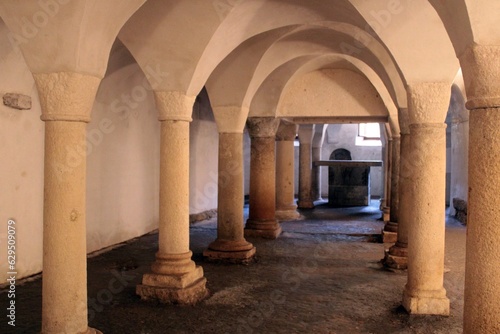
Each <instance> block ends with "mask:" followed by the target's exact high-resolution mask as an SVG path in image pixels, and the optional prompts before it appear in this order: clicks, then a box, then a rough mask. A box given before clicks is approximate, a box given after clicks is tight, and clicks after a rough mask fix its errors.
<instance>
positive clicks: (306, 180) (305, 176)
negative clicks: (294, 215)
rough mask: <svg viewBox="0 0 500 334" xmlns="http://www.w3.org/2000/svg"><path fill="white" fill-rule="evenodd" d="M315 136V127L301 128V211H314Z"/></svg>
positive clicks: (305, 125)
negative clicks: (313, 160)
mask: <svg viewBox="0 0 500 334" xmlns="http://www.w3.org/2000/svg"><path fill="white" fill-rule="evenodd" d="M313 135H314V125H311V124H302V125H300V126H299V142H300V147H299V200H298V202H297V205H298V207H299V209H312V208H314V202H313V199H312V196H311V168H312V162H311V144H312V139H313Z"/></svg>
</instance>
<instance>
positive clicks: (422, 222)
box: [403, 123, 450, 315]
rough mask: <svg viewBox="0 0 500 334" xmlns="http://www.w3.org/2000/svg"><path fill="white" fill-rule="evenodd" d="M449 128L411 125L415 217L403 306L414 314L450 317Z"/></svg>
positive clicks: (442, 125) (428, 124)
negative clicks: (447, 286)
mask: <svg viewBox="0 0 500 334" xmlns="http://www.w3.org/2000/svg"><path fill="white" fill-rule="evenodd" d="M445 129H446V125H445V124H431V123H426V124H412V125H411V126H410V131H411V152H412V155H411V161H412V162H413V166H412V174H413V178H412V179H411V183H412V184H411V188H412V196H411V197H412V202H413V203H412V207H413V208H414V209H413V210H412V214H411V216H410V218H411V219H410V223H409V226H408V233H409V236H410V239H409V244H408V255H409V258H408V260H409V263H408V282H407V284H406V287H405V291H404V294H403V306H404V307H405V308H406V310H407V311H408V312H410V313H412V314H438V315H448V314H449V307H450V305H449V300H448V298H447V297H446V290H445V289H444V287H443V274H444V233H445V224H444V216H445V205H444V201H445V170H446V132H445Z"/></svg>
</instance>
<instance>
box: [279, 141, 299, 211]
mask: <svg viewBox="0 0 500 334" xmlns="http://www.w3.org/2000/svg"><path fill="white" fill-rule="evenodd" d="M293 143H294V142H293V140H278V141H276V218H277V219H279V220H290V219H297V218H299V217H300V214H299V213H298V212H297V205H295V191H294V172H295V170H294V165H295V158H294V155H295V152H294V151H295V147H294V145H293Z"/></svg>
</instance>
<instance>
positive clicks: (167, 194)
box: [136, 92, 208, 304]
mask: <svg viewBox="0 0 500 334" xmlns="http://www.w3.org/2000/svg"><path fill="white" fill-rule="evenodd" d="M155 99H156V106H157V108H158V110H159V120H160V122H161V142H160V154H161V156H160V226H159V233H158V243H159V250H158V252H157V253H156V260H155V262H153V264H152V265H151V273H146V274H144V276H143V278H142V284H140V285H138V286H137V287H136V292H137V294H138V295H140V296H141V299H144V300H158V301H160V302H162V303H179V304H194V303H196V302H198V301H200V300H201V299H203V298H205V297H206V296H207V294H208V292H207V290H206V288H205V284H206V279H205V278H204V276H203V268H202V267H200V266H196V264H195V263H194V262H193V261H192V260H191V256H192V252H191V251H190V250H189V122H191V113H192V108H193V103H194V97H189V96H186V95H184V94H183V93H180V92H155Z"/></svg>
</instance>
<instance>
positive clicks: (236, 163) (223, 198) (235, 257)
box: [203, 107, 255, 263]
mask: <svg viewBox="0 0 500 334" xmlns="http://www.w3.org/2000/svg"><path fill="white" fill-rule="evenodd" d="M214 114H215V116H216V121H217V127H218V129H219V179H218V195H217V196H218V197H217V199H218V207H217V239H216V240H215V241H214V242H212V243H211V244H210V245H209V246H208V249H207V250H205V251H204V252H203V255H204V256H205V257H207V258H208V260H211V261H222V262H228V263H248V262H251V261H252V259H253V257H254V255H255V247H254V246H253V245H252V244H251V243H249V242H248V241H246V240H245V237H244V232H243V228H244V225H243V205H244V189H243V128H244V126H245V119H246V116H245V117H243V116H241V117H240V119H236V120H234V119H232V118H231V115H235V114H236V115H238V114H242V113H241V110H240V109H237V108H224V107H222V108H214ZM247 114H248V113H246V114H245V115H247ZM233 123H234V124H233Z"/></svg>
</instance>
